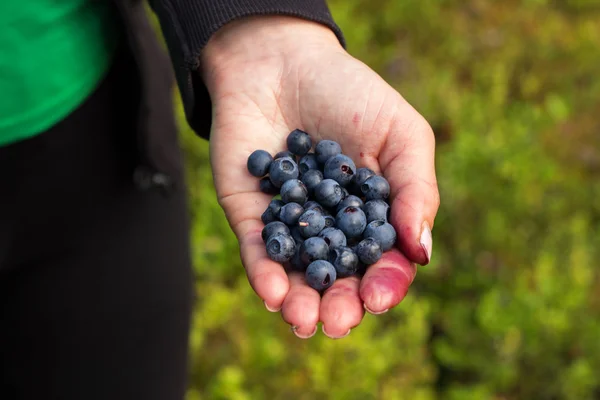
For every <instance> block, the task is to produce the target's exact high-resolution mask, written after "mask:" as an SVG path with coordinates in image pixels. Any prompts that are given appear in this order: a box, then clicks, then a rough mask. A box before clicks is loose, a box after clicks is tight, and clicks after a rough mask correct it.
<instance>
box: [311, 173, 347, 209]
mask: <svg viewBox="0 0 600 400" xmlns="http://www.w3.org/2000/svg"><path fill="white" fill-rule="evenodd" d="M315 198H316V199H317V201H318V202H319V203H320V204H322V205H323V206H325V207H335V206H337V205H338V204H339V203H340V201H342V187H341V186H340V184H339V183H337V182H336V181H334V180H333V179H323V180H322V181H321V183H319V184H318V185H317V187H316V188H315Z"/></svg>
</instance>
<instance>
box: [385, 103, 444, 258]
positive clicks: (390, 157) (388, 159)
mask: <svg viewBox="0 0 600 400" xmlns="http://www.w3.org/2000/svg"><path fill="white" fill-rule="evenodd" d="M410 114H413V115H415V114H416V115H417V116H416V117H414V118H413V119H412V120H411V121H410V122H406V120H402V119H396V120H395V121H394V122H393V123H392V124H391V128H390V132H389V133H388V138H387V140H386V143H385V144H384V146H383V147H382V152H381V154H380V157H379V162H380V166H381V169H382V172H383V175H384V176H385V177H386V179H388V181H389V183H390V190H391V191H390V204H391V213H390V223H391V224H392V225H393V226H394V227H395V228H396V231H397V232H398V246H399V248H400V250H401V251H402V252H403V253H404V255H405V256H406V257H407V258H408V259H409V260H410V261H412V262H415V263H418V264H421V265H426V264H428V263H429V261H430V260H431V255H432V249H433V239H432V234H431V229H432V228H433V223H434V219H435V216H436V214H437V211H438V208H439V204H440V197H439V191H438V186H437V180H436V176H435V137H434V135H433V131H432V130H431V127H430V126H429V124H428V123H427V122H426V121H425V119H424V118H423V117H421V116H420V115H419V114H418V113H416V112H415V111H414V110H411V112H410V113H404V114H402V113H401V114H400V115H410Z"/></svg>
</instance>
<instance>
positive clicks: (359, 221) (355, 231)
mask: <svg viewBox="0 0 600 400" xmlns="http://www.w3.org/2000/svg"><path fill="white" fill-rule="evenodd" d="M335 222H336V227H337V228H338V229H339V230H341V231H342V232H344V235H346V238H348V239H350V238H357V237H359V236H360V235H362V233H363V231H364V230H365V227H366V226H367V217H366V216H365V213H364V212H363V210H361V209H360V208H358V207H353V206H349V207H346V208H344V209H342V210H340V211H339V212H338V213H337V215H336V217H335Z"/></svg>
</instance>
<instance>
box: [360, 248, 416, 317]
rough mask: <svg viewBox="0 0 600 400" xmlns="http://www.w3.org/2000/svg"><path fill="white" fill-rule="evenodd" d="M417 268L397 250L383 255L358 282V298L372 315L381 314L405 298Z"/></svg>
mask: <svg viewBox="0 0 600 400" xmlns="http://www.w3.org/2000/svg"><path fill="white" fill-rule="evenodd" d="M416 273H417V267H416V265H415V264H414V263H412V262H410V261H409V260H408V259H407V258H406V257H405V256H404V255H402V253H400V251H398V250H397V249H393V250H390V251H388V252H386V253H384V255H383V257H382V258H381V259H380V260H379V261H378V262H377V263H375V264H373V265H371V266H370V267H369V268H368V269H367V272H366V273H365V275H364V276H363V278H362V280H361V281H360V297H361V299H362V301H363V302H364V307H365V309H366V310H367V311H369V312H370V313H372V314H382V313H384V312H386V311H387V310H389V309H390V308H392V307H395V306H396V305H398V304H399V303H400V302H401V301H402V300H403V299H404V297H405V296H406V293H407V292H408V288H409V286H410V284H411V283H412V282H413V280H414V278H415V275H416Z"/></svg>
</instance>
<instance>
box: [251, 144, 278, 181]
mask: <svg viewBox="0 0 600 400" xmlns="http://www.w3.org/2000/svg"><path fill="white" fill-rule="evenodd" d="M272 161H273V156H271V155H270V154H269V153H268V152H266V151H264V150H256V151H254V152H253V153H252V154H250V156H249V157H248V162H247V163H246V167H247V168H248V172H250V174H251V175H253V176H256V177H257V178H260V177H263V176H265V175H266V174H267V172H269V166H270V165H271V162H272Z"/></svg>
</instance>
